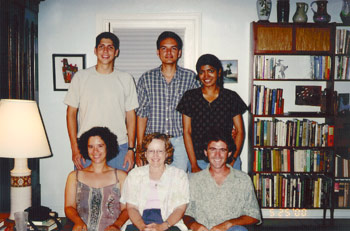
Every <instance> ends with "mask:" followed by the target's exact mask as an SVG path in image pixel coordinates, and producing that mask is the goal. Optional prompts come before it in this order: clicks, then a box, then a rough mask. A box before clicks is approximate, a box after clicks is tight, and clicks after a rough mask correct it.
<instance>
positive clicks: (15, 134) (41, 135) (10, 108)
mask: <svg viewBox="0 0 350 231" xmlns="http://www.w3.org/2000/svg"><path fill="white" fill-rule="evenodd" d="M50 155H51V149H50V146H49V143H48V140H47V137H46V133H45V129H44V125H43V122H42V120H41V116H40V113H39V109H38V106H37V104H36V102H35V101H31V100H12V99H1V100H0V157H6V158H15V164H14V168H13V169H12V170H11V212H10V217H9V219H10V220H14V213H15V212H18V211H24V210H25V209H26V208H28V207H30V206H31V204H32V186H31V170H30V169H29V168H28V162H27V158H38V157H44V156H50Z"/></svg>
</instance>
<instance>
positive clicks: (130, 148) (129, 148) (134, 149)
mask: <svg viewBox="0 0 350 231" xmlns="http://www.w3.org/2000/svg"><path fill="white" fill-rule="evenodd" d="M129 150H131V151H133V152H134V153H135V152H136V148H132V147H128V151H129Z"/></svg>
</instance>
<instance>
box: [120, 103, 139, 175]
mask: <svg viewBox="0 0 350 231" xmlns="http://www.w3.org/2000/svg"><path fill="white" fill-rule="evenodd" d="M126 129H127V132H128V146H129V147H131V148H133V147H135V132H136V113H135V110H130V111H127V112H126ZM134 155H135V153H134V152H133V151H132V150H128V152H127V153H126V155H125V158H124V164H123V168H125V167H126V164H127V163H128V164H129V166H128V169H127V171H130V169H131V168H133V167H134V163H135V159H134Z"/></svg>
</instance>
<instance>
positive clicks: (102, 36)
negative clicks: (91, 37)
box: [95, 32, 119, 50]
mask: <svg viewBox="0 0 350 231" xmlns="http://www.w3.org/2000/svg"><path fill="white" fill-rule="evenodd" d="M101 39H110V40H112V42H113V46H114V48H115V49H116V50H117V49H119V38H118V37H117V36H116V35H115V34H113V33H111V32H102V33H101V34H99V35H97V37H96V45H95V48H97V47H98V45H99V44H100V42H101Z"/></svg>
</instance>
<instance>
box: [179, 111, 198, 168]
mask: <svg viewBox="0 0 350 231" xmlns="http://www.w3.org/2000/svg"><path fill="white" fill-rule="evenodd" d="M191 120H192V119H191V117H189V116H187V115H185V114H182V124H183V130H184V131H183V132H184V143H185V147H186V152H187V155H188V159H189V160H190V163H191V171H192V172H199V171H200V170H201V169H200V168H199V166H198V164H197V159H196V155H195V153H194V148H193V142H192V127H191Z"/></svg>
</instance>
